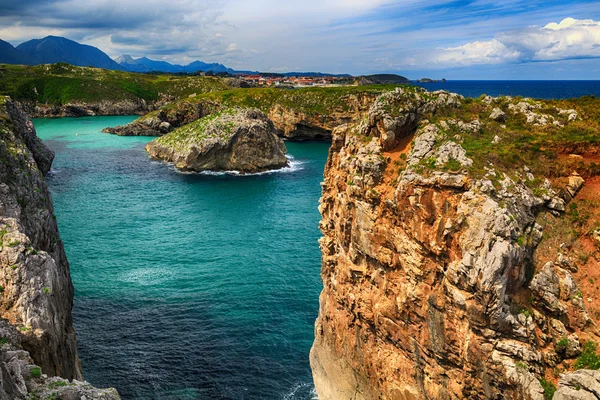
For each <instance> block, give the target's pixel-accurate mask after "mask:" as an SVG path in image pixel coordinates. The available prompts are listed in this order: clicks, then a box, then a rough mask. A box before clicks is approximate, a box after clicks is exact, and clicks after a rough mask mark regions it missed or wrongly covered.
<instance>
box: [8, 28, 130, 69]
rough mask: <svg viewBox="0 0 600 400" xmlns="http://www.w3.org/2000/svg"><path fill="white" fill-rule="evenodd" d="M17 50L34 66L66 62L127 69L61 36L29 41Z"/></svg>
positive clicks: (87, 46) (93, 50)
mask: <svg viewBox="0 0 600 400" xmlns="http://www.w3.org/2000/svg"><path fill="white" fill-rule="evenodd" d="M17 50H19V51H21V52H23V53H25V54H27V55H28V56H29V57H31V59H32V60H33V62H32V64H55V63H58V62H64V63H68V64H71V65H76V66H81V67H87V66H92V67H96V68H104V69H112V70H125V69H126V68H125V67H123V66H121V65H120V64H118V63H117V62H115V61H114V60H113V59H112V58H110V57H109V56H108V55H107V54H106V53H104V52H103V51H102V50H100V49H98V48H96V47H94V46H90V45H86V44H80V43H77V42H75V41H73V40H71V39H67V38H64V37H60V36H46V37H45V38H43V39H33V40H29V41H27V42H25V43H21V44H20V45H18V46H17Z"/></svg>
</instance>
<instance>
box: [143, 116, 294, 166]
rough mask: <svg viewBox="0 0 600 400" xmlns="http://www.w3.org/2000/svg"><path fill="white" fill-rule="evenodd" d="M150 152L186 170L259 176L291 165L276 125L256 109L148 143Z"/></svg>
mask: <svg viewBox="0 0 600 400" xmlns="http://www.w3.org/2000/svg"><path fill="white" fill-rule="evenodd" d="M146 151H147V152H148V153H149V154H150V155H151V156H152V157H154V158H157V159H160V160H164V161H168V162H173V163H174V164H175V166H176V167H177V168H178V169H180V170H184V171H195V172H202V171H237V172H241V173H255V172H262V171H268V170H274V169H280V168H283V167H286V166H288V160H287V158H286V156H285V153H286V148H285V144H284V143H283V141H282V140H281V139H280V138H279V137H277V135H276V132H275V128H274V127H273V123H272V122H271V121H270V120H269V119H268V118H267V117H266V115H264V114H263V113H262V112H260V111H258V110H252V109H242V108H231V109H224V110H221V111H219V112H216V113H214V114H211V115H209V116H207V117H204V118H202V119H199V120H197V121H195V122H193V123H191V124H188V125H185V126H183V127H182V128H179V129H177V130H175V131H173V132H171V133H170V134H168V135H166V136H163V137H161V138H159V139H156V140H154V141H152V142H150V143H148V145H146Z"/></svg>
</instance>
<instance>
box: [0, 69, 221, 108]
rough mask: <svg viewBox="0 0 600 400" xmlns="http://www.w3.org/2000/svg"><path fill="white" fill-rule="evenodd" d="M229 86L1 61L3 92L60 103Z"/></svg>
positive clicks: (152, 98)
mask: <svg viewBox="0 0 600 400" xmlns="http://www.w3.org/2000/svg"><path fill="white" fill-rule="evenodd" d="M226 89H229V86H227V84H226V81H225V80H224V79H220V78H214V77H203V76H176V75H163V74H160V75H151V74H138V73H131V72H122V71H109V70H104V69H99V68H92V67H74V66H71V65H68V64H63V63H59V64H52V65H38V66H35V67H32V66H21V65H5V64H0V95H8V96H10V97H12V98H14V99H16V100H21V101H23V100H29V101H36V102H39V103H43V104H51V105H61V104H66V103H70V102H77V101H81V102H98V101H102V100H109V101H118V100H137V99H142V100H145V101H155V100H158V99H159V97H160V94H161V93H162V94H166V95H169V96H174V97H177V98H180V97H184V96H190V95H194V94H200V93H206V92H210V91H215V90H226Z"/></svg>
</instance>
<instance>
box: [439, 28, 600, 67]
mask: <svg viewBox="0 0 600 400" xmlns="http://www.w3.org/2000/svg"><path fill="white" fill-rule="evenodd" d="M596 57H599V58H600V22H598V21H594V20H591V19H585V20H577V19H574V18H565V19H563V20H562V21H561V22H560V23H556V22H551V23H549V24H547V25H545V26H543V27H538V26H532V27H528V28H524V29H519V30H513V31H510V32H503V33H500V34H498V35H496V37H495V38H494V39H492V40H490V41H474V42H469V43H466V44H464V45H462V46H457V47H448V48H444V49H441V51H438V52H434V53H433V54H432V56H431V61H432V62H434V63H436V64H439V65H445V66H463V65H474V64H499V63H505V62H511V61H519V62H529V61H559V60H566V59H573V58H596Z"/></svg>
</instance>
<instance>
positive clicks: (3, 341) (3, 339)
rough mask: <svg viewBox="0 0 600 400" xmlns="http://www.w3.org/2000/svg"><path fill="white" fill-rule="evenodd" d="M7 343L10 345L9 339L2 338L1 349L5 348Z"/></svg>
mask: <svg viewBox="0 0 600 400" xmlns="http://www.w3.org/2000/svg"><path fill="white" fill-rule="evenodd" d="M7 343H8V339H7V338H0V347H2V346H4V345H5V344H7Z"/></svg>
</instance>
